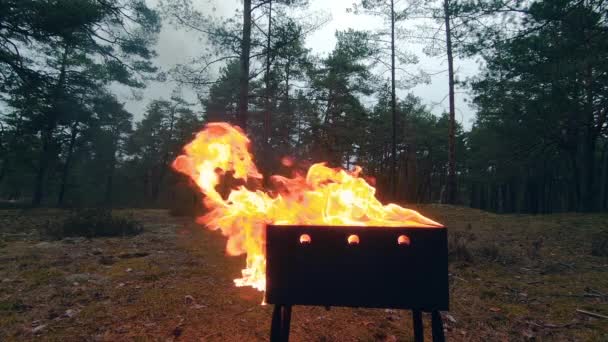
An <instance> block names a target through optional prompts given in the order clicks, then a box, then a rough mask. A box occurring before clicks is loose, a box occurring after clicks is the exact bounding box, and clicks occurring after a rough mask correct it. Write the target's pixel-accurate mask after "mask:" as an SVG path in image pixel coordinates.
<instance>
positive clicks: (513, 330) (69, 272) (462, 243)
mask: <svg viewBox="0 0 608 342" xmlns="http://www.w3.org/2000/svg"><path fill="white" fill-rule="evenodd" d="M421 210H422V211H423V212H424V213H425V214H427V215H429V216H430V217H432V218H435V219H438V220H439V221H441V222H443V223H445V224H447V225H448V227H449V232H450V235H451V237H450V238H451V239H452V240H453V241H456V240H458V239H460V240H459V241H458V244H459V245H458V248H459V249H462V250H466V252H463V251H460V252H458V253H452V254H451V265H450V273H451V277H450V279H451V310H450V312H449V314H450V315H451V316H452V317H453V318H454V319H455V320H456V322H451V321H449V320H447V319H446V320H445V321H446V326H447V336H448V339H449V340H451V341H497V340H528V339H532V338H536V339H537V340H542V341H559V340H580V341H601V340H608V321H607V320H600V319H595V318H591V317H586V316H582V315H580V314H577V313H576V309H577V308H580V309H586V310H589V311H594V312H598V313H602V314H604V315H608V297H606V296H604V295H606V294H608V258H606V257H602V256H593V255H591V249H592V240H593V236H597V234H598V233H600V232H601V231H605V230H607V229H608V215H582V214H560V215H549V216H525V215H493V214H489V213H485V212H481V211H477V210H472V209H466V208H459V207H447V206H425V207H422V208H421ZM133 214H134V215H135V216H136V218H137V219H139V220H141V221H142V222H143V223H144V226H145V232H144V233H143V234H141V235H139V236H135V237H126V238H98V239H92V240H86V239H68V240H63V241H58V242H48V241H43V242H41V241H40V240H39V239H40V236H39V234H38V233H37V232H38V231H39V230H40V229H43V228H44V226H45V224H47V222H51V221H53V220H56V219H57V217H58V216H61V215H63V213H62V212H60V211H55V210H35V211H18V210H5V211H0V282H1V283H0V341H23V340H37V341H40V340H43V341H82V340H92V341H125V340H127V341H167V340H180V341H255V340H260V341H264V340H267V337H268V332H269V324H270V315H271V310H272V308H271V307H269V306H261V305H259V303H260V301H261V299H262V296H261V294H260V293H259V292H257V291H255V290H252V289H249V288H235V287H234V286H233V285H232V278H235V277H237V276H238V275H239V272H240V269H241V268H242V265H243V264H244V260H243V258H240V257H239V258H232V257H226V256H225V255H224V252H223V251H224V238H223V237H222V236H220V235H219V234H218V233H217V232H209V231H206V230H204V229H202V228H200V227H198V226H196V225H195V224H193V223H192V222H191V219H185V218H183V219H178V218H173V217H170V216H169V215H168V214H167V213H166V212H165V211H153V210H138V211H134V212H133ZM456 236H460V238H458V239H456V238H455V237H456ZM459 253H460V254H459ZM467 253H468V255H469V256H468V257H461V256H459V255H466V254H467ZM427 321H428V319H427ZM292 323H293V325H292V340H294V341H384V340H393V341H394V340H395V339H396V340H398V341H409V340H411V339H412V332H411V320H410V315H409V312H404V311H387V310H367V309H345V308H332V309H331V311H326V310H325V309H323V308H314V307H296V308H295V309H294V316H293V320H292ZM428 330H429V329H427V332H428ZM427 338H430V336H427Z"/></svg>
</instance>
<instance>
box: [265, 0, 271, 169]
mask: <svg viewBox="0 0 608 342" xmlns="http://www.w3.org/2000/svg"><path fill="white" fill-rule="evenodd" d="M271 34H272V0H269V2H268V31H267V35H268V36H267V39H266V74H265V76H264V83H265V86H266V94H265V95H266V96H265V97H266V98H265V104H264V105H265V107H266V108H264V141H263V143H264V144H263V146H264V155H263V158H264V160H263V162H264V165H263V167H264V173H265V174H271V170H270V168H271V167H270V164H271V160H272V158H271V157H270V156H271V148H270V131H271V123H270V115H271V113H270V108H271V101H270V96H271V90H270V48H271V46H270V44H271V43H272V41H271ZM265 180H266V179H265Z"/></svg>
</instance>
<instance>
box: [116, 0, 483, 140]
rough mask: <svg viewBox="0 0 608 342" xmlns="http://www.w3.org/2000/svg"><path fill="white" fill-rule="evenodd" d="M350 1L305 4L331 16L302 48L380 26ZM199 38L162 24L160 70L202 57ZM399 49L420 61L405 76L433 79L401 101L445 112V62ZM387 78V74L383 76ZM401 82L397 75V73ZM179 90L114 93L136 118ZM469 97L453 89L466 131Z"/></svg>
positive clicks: (225, 6)
mask: <svg viewBox="0 0 608 342" xmlns="http://www.w3.org/2000/svg"><path fill="white" fill-rule="evenodd" d="M148 1H149V3H150V5H152V6H154V5H156V3H157V2H156V1H157V0H148ZM192 1H193V3H194V5H195V7H196V9H198V10H199V11H201V12H203V13H206V14H212V15H214V16H223V17H229V16H233V15H235V10H236V9H237V8H240V7H241V6H242V1H240V0H192ZM353 1H354V0H331V1H330V0H309V6H308V8H307V10H306V11H308V12H310V13H315V14H319V15H324V16H328V15H329V16H330V20H329V21H328V22H327V23H326V24H325V25H324V26H322V27H321V28H320V29H319V30H317V31H315V32H313V33H312V34H310V35H309V36H308V38H307V41H306V45H307V47H308V48H310V49H311V50H312V53H313V54H316V55H321V56H323V55H327V54H328V53H329V52H331V50H332V49H333V48H334V45H335V42H336V39H335V32H336V31H337V30H346V29H349V28H352V29H358V30H375V29H377V28H379V27H382V25H383V22H382V20H381V19H380V18H377V17H371V16H367V15H361V14H359V15H357V14H354V13H352V12H350V13H349V12H347V9H348V8H350V7H352V4H353ZM417 24H420V21H416V20H410V21H406V22H405V23H404V24H402V25H404V27H405V28H410V29H412V28H414V27H415V26H416V25H417ZM199 37H200V36H199V35H197V34H195V33H192V32H188V31H186V30H184V29H181V28H176V27H173V26H172V25H170V24H169V23H163V28H162V30H161V32H160V36H159V39H158V43H157V47H156V51H157V53H158V57H157V58H156V64H157V65H158V66H159V67H160V68H162V69H164V70H169V69H171V68H172V67H173V66H175V65H176V64H182V63H188V61H189V60H190V59H191V58H192V57H194V56H197V55H198V54H200V53H201V52H203V51H204V49H205V44H204V43H203V42H201V40H200V38H199ZM397 48H399V49H402V50H407V51H408V52H410V53H414V54H416V55H417V56H418V58H419V63H418V64H416V65H413V66H408V67H407V70H408V71H409V72H412V73H415V72H417V70H418V69H420V70H424V71H426V72H428V73H431V74H434V75H433V76H431V82H430V83H429V84H419V85H417V86H415V87H413V88H412V89H400V90H398V92H397V97H398V98H399V97H401V98H403V97H404V96H405V95H406V94H407V93H408V92H412V93H414V94H415V95H417V96H419V97H420V98H422V101H423V103H425V104H426V105H427V106H428V108H430V109H431V111H432V112H433V113H434V114H437V115H439V114H441V113H442V112H446V111H447V110H448V101H447V94H448V87H447V71H446V70H447V61H446V60H445V58H433V57H429V56H426V55H425V54H424V53H423V52H422V48H423V45H422V44H413V43H411V42H399V43H398V44H397ZM454 67H455V69H456V78H457V79H460V80H464V79H466V78H467V77H470V76H473V75H475V74H476V73H477V71H478V69H479V67H478V65H477V64H476V63H475V62H474V61H473V60H459V59H457V60H455V62H454ZM386 76H387V77H388V76H389V73H388V72H387V73H386ZM397 77H398V78H399V73H398V74H397ZM176 88H177V85H176V84H171V83H169V84H166V83H150V84H149V85H148V87H147V88H146V89H144V90H143V91H140V92H139V94H138V95H139V96H137V97H136V96H133V94H132V93H131V92H130V91H126V90H124V89H119V88H117V89H116V90H117V92H118V93H119V95H120V97H121V98H122V100H123V101H125V102H126V107H127V109H128V110H129V111H131V112H132V113H134V115H135V118H136V119H141V117H142V115H143V112H144V110H145V107H146V105H147V104H148V103H149V102H150V101H151V100H153V99H158V98H164V99H168V98H169V97H170V96H171V94H172V92H173V90H174V89H176ZM181 94H182V96H184V97H185V98H186V99H189V100H190V101H192V102H197V101H196V100H195V99H196V98H195V96H194V92H193V91H192V90H191V89H188V88H184V87H182V88H181ZM467 100H468V96H467V93H466V89H457V90H456V120H457V121H458V122H460V123H461V124H462V125H463V126H464V127H465V129H467V130H468V129H470V127H471V124H472V122H473V119H474V116H475V114H474V109H473V108H471V106H470V105H469V104H468V103H467Z"/></svg>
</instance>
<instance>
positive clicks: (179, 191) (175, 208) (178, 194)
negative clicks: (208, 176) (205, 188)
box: [169, 182, 205, 217]
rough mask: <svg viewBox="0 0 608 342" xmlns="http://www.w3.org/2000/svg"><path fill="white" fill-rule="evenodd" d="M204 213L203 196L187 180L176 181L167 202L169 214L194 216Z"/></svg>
mask: <svg viewBox="0 0 608 342" xmlns="http://www.w3.org/2000/svg"><path fill="white" fill-rule="evenodd" d="M204 213H205V208H204V206H203V196H202V195H201V194H200V192H198V191H197V190H196V189H194V185H193V184H190V183H188V182H180V183H177V184H176V186H175V187H174V189H173V193H172V196H171V201H170V202H169V215H171V216H188V217H196V216H201V215H203V214H204Z"/></svg>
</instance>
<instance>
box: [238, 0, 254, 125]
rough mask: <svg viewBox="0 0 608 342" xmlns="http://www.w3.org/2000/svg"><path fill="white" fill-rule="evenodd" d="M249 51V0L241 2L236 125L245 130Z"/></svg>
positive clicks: (247, 108)
mask: <svg viewBox="0 0 608 342" xmlns="http://www.w3.org/2000/svg"><path fill="white" fill-rule="evenodd" d="M250 50H251V0H243V37H242V39H241V75H240V80H239V83H240V84H239V110H238V113H237V124H238V125H239V126H240V127H241V128H242V129H243V130H247V116H248V115H247V114H248V113H247V112H248V110H249V52H250Z"/></svg>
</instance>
